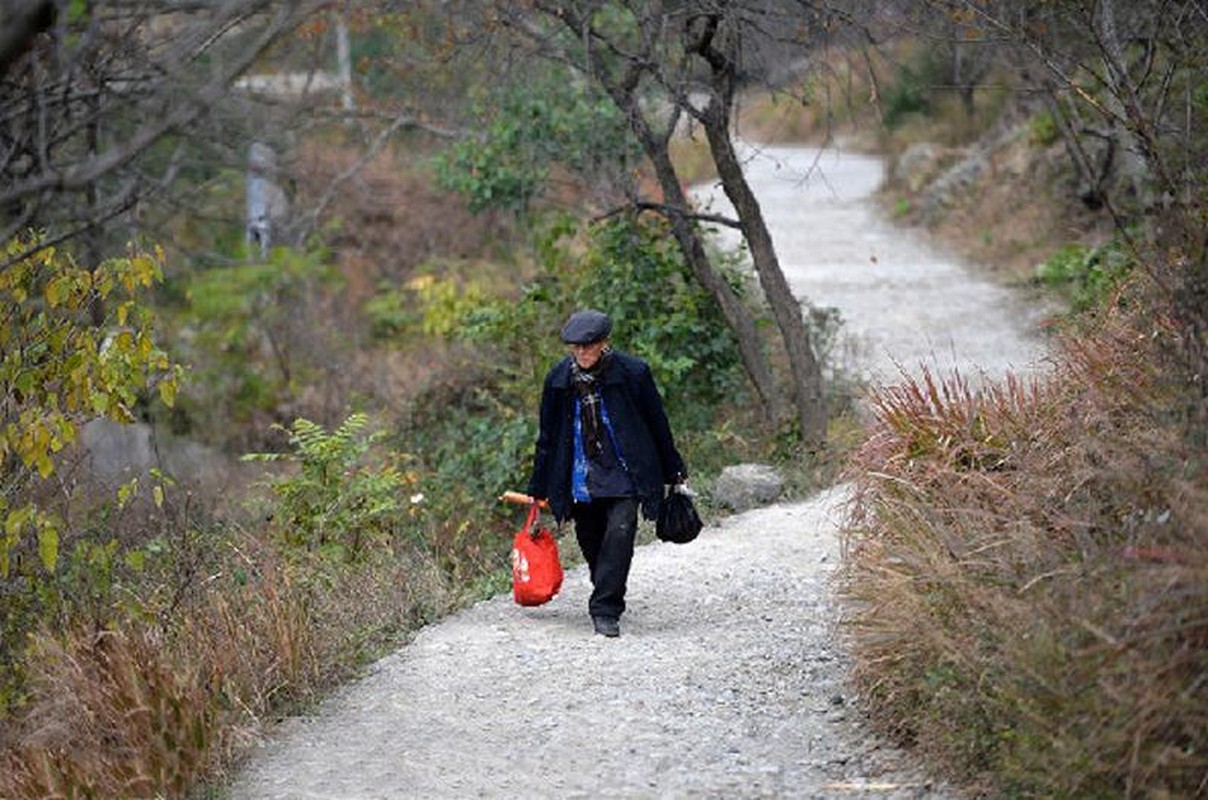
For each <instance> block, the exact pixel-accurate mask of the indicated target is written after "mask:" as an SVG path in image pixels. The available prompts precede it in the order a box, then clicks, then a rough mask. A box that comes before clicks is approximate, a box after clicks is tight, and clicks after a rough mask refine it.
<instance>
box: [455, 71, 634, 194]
mask: <svg viewBox="0 0 1208 800" xmlns="http://www.w3.org/2000/svg"><path fill="white" fill-rule="evenodd" d="M500 91H501V94H500V95H499V96H492V97H491V98H490V100H491V102H490V104H488V103H486V102H482V103H480V104H479V105H478V108H477V116H478V117H479V120H480V122H479V125H478V128H479V129H480V130H481V134H480V135H479V136H476V137H473V138H469V139H465V140H463V141H460V142H458V143H457V144H455V145H453V147H452V148H450V149H449V151H448V152H447V153H446V154H444V155H441V156H439V157H437V159H436V163H435V166H436V178H437V182H438V184H439V185H440V186H441V188H443V189H446V190H448V191H453V192H456V193H458V194H460V195H462V196H463V197H465V198H466V200H467V202H468V203H469V207H470V210H471V211H474V212H479V211H483V210H485V209H487V208H503V209H510V210H512V211H516V212H522V211H525V210H526V209H527V208H528V206H529V204H530V203H531V201H532V200H533V198H535V197H536V196H537V195H538V194H539V193H540V192H541V191H542V190H543V189H544V188H545V186H546V183H547V181H548V180H549V177H550V173H551V170H552V169H554V168H555V167H557V166H561V167H563V168H566V169H569V170H570V171H571V172H573V173H574V174H576V175H579V176H581V177H582V178H583V179H585V180H587V181H589V182H592V183H598V182H600V181H601V180H606V179H607V176H609V175H615V174H618V173H617V171H618V169H621V170H623V167H624V165H625V164H627V163H629V162H631V161H633V159H634V158H636V156H637V152H638V151H637V148H636V146H635V144H634V143H633V140H632V137H631V136H630V134H629V129H628V126H627V125H626V122H625V119H624V118H623V117H622V116H621V114H620V112H618V111H617V110H616V107H615V106H614V105H613V104H612V102H611V101H610V100H608V99H607V98H605V97H602V96H601V95H599V94H598V93H592V92H591V91H589V90H588V89H587V88H585V87H584V85H583V84H582V83H581V82H577V81H574V80H557V79H554V78H545V79H542V80H539V81H536V82H533V83H525V84H520V85H515V84H513V85H508V86H504V87H502V88H501V90H500ZM620 174H623V172H622V173H620Z"/></svg>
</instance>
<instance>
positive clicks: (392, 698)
mask: <svg viewBox="0 0 1208 800" xmlns="http://www.w3.org/2000/svg"><path fill="white" fill-rule="evenodd" d="M818 167H821V168H822V172H821V173H819V172H818V171H817V168H818ZM811 170H813V171H811ZM880 170H881V166H880V162H878V161H876V160H874V159H867V158H860V157H848V156H836V155H834V154H823V155H822V156H821V157H819V156H818V154H817V153H815V152H814V151H809V150H804V149H794V148H776V149H769V150H765V151H763V152H762V153H761V154H760V156H759V157H758V158H757V159H755V160H754V161H753V162H752V163H751V165H750V167H749V174H750V175H751V179H752V183H753V184H754V186H755V189H756V191H757V193H758V194H759V196H760V198H761V200H762V201H763V203H764V208H765V213H766V214H767V218H768V221H769V226H770V227H771V228H772V232H773V237H774V239H775V240H776V242H777V246H778V249H779V251H780V253H781V258H782V261H783V265H784V268H785V271H786V274H787V275H788V276H789V278H790V281H791V282H792V283H793V286H794V289H795V290H797V291H799V292H800V293H801V295H802V296H804V297H808V298H809V299H810V300H811V301H812V302H814V303H816V304H821V305H837V306H839V307H840V308H841V309H842V310H843V314H844V318H845V319H846V320H847V323H848V326H849V330H850V331H851V333H852V334H853V335H854V336H855V337H856V339H857V341H858V342H859V344H860V347H859V350H860V352H861V355H862V359H863V361H862V365H863V368H864V369H865V370H866V374H868V375H869V376H872V377H874V378H876V379H882V380H884V379H890V378H892V376H895V375H897V374H898V369H899V365H901V366H902V368H906V369H911V368H912V365H914V364H916V363H917V361H918V360H920V359H921V360H926V361H928V362H929V363H930V364H931V365H932V367H933V368H934V369H941V370H942V369H944V368H948V367H950V366H959V367H961V368H962V370H964V371H973V372H976V371H977V368H983V369H985V370H986V371H987V372H988V373H989V374H998V372H1000V371H1001V370H1002V369H1005V368H1006V367H1008V366H1015V367H1021V368H1022V367H1025V366H1027V365H1029V364H1030V363H1032V361H1033V359H1034V358H1035V354H1036V353H1037V350H1038V348H1037V344H1036V342H1035V341H1034V340H1032V339H1030V338H1029V336H1028V335H1027V334H1026V331H1027V330H1028V326H1029V316H1028V314H1027V313H1026V312H1024V311H1023V310H1022V309H1021V308H1019V306H1017V305H1016V304H1015V301H1014V300H1013V299H1012V298H1011V297H1010V296H1009V295H1007V294H1006V293H1005V292H1003V291H1002V290H1001V289H998V288H996V287H993V286H990V285H988V284H985V283H983V282H981V281H979V280H978V279H977V278H976V277H975V276H973V275H971V274H969V273H968V272H966V271H965V270H964V269H963V268H961V267H960V266H959V265H956V264H954V263H952V262H950V261H947V260H945V259H944V258H943V257H942V256H940V255H938V254H936V253H934V252H932V251H930V250H929V249H928V248H927V247H926V246H925V245H923V244H922V243H921V242H919V241H917V240H915V239H913V238H911V237H910V236H908V235H907V234H906V233H903V232H901V231H897V230H894V229H892V228H891V227H889V226H887V225H885V224H884V223H882V222H880V221H878V220H877V219H876V216H875V214H874V212H873V210H872V209H871V207H870V205H869V203H868V200H867V196H868V194H869V193H870V192H871V191H872V190H873V189H875V187H876V185H877V184H878V183H879V181H880V175H881V172H880ZM708 192H709V190H708V189H707V188H705V189H702V190H701V194H702V195H705V194H707V193H708ZM846 499H847V491H846V488H845V487H842V486H840V487H835V488H833V489H830V490H828V491H825V492H822V493H821V494H819V495H817V496H815V497H813V498H811V499H810V500H808V501H806V502H801V503H796V504H782V505H777V506H773V507H769V508H764V509H758V510H754V511H749V512H746V513H743V514H739V515H735V516H732V517H730V518H728V519H726V520H724V521H723V522H722V523H721V524H719V525H716V526H713V527H709V528H707V529H706V530H705V531H704V532H703V533H702V534H701V536H700V538H699V539H698V540H697V541H695V542H693V543H692V544H689V545H669V544H663V543H657V542H656V543H654V544H650V545H647V546H644V547H642V548H640V549H639V551H638V553H637V555H636V557H635V560H634V566H633V572H632V574H631V578H630V589H629V597H628V599H629V610H628V612H627V613H626V615H625V617H624V619H623V620H622V630H623V635H622V636H621V638H619V639H604V638H603V637H599V636H594V635H593V634H592V632H591V624H590V621H589V620H588V618H587V614H586V605H587V595H588V591H589V587H588V582H587V577H586V572H585V570H584V568H582V567H580V568H576V569H574V570H571V571H569V572H568V573H567V577H566V583H565V586H564V588H563V592H562V594H561V595H560V596H559V597H557V598H555V599H554V600H553V601H552V602H551V603H549V604H547V605H545V606H542V607H540V608H536V609H523V608H520V607H518V606H516V605H514V604H513V603H512V601H511V598H510V596H509V595H504V596H500V597H496V598H494V599H492V600H489V601H486V602H483V603H480V604H478V605H476V606H474V607H472V608H469V609H467V610H465V611H463V612H461V613H459V614H457V615H455V616H453V617H451V618H449V619H446V620H444V621H442V622H440V623H439V624H436V625H433V626H430V627H428V628H426V629H424V630H423V631H421V632H420V633H419V634H418V636H417V637H416V638H415V640H414V641H413V642H412V643H411V644H409V645H408V646H407V647H405V648H403V649H402V650H400V651H398V652H396V653H395V654H393V655H391V656H389V657H387V658H385V659H383V660H381V661H380V662H378V663H377V664H376V665H375V666H374V667H373V668H372V670H371V671H370V673H369V674H368V675H367V676H366V677H365V678H363V679H362V680H360V681H358V682H356V683H353V684H350V685H348V686H346V687H345V688H344V689H343V690H341V691H340V692H338V693H337V694H336V695H335V696H333V697H332V698H331V699H330V700H329V701H328V702H325V703H323V704H322V705H321V706H319V707H318V708H316V709H315V710H314V712H313V714H312V715H310V716H306V717H303V718H298V719H294V720H290V721H289V722H287V723H286V724H285V725H284V726H283V727H282V729H281V730H280V731H279V735H278V736H277V737H276V738H275V739H274V740H273V741H272V742H270V743H268V744H266V745H265V746H264V748H263V752H261V753H259V754H258V755H257V757H256V758H255V759H254V761H253V763H252V764H251V765H250V767H249V768H248V769H247V771H246V772H244V773H243V774H242V775H240V776H239V779H238V780H237V782H236V784H235V785H234V786H233V788H232V793H231V795H232V797H233V798H255V799H256V800H266V799H267V798H290V799H291V800H302V799H303V798H324V799H331V800H335V799H337V798H339V799H340V800H356V799H362V798H363V799H365V800H368V799H369V798H410V797H415V798H420V797H422V798H469V797H490V798H511V797H519V796H527V797H534V798H575V797H583V798H597V797H600V798H604V797H623V798H825V797H885V798H951V797H955V794H954V793H953V792H951V791H950V790H948V789H947V788H946V787H944V786H942V785H940V784H936V783H934V782H933V781H931V780H930V779H929V778H928V777H927V776H926V775H925V774H924V773H923V772H922V771H921V769H919V768H918V766H917V765H916V764H915V763H914V762H913V761H912V759H911V758H910V757H909V756H908V755H907V754H904V753H902V752H900V751H897V750H895V749H893V748H890V747H887V746H885V745H884V744H883V743H881V742H880V741H878V739H877V738H876V737H874V736H872V735H871V734H870V733H869V732H868V730H867V728H866V727H865V726H864V725H863V724H862V722H861V719H860V714H859V712H858V710H857V708H856V704H855V702H854V699H853V698H852V696H851V695H850V693H849V690H848V688H847V686H846V684H845V677H846V675H847V669H848V661H847V659H846V657H845V655H844V653H843V650H842V648H841V646H840V643H839V640H838V638H837V637H836V632H835V623H836V621H837V619H838V617H839V611H838V609H837V606H836V600H835V598H834V596H833V591H832V586H831V584H830V579H831V577H832V575H833V571H834V570H835V568H836V567H837V565H838V561H839V544H838V533H839V529H840V526H841V524H842V520H843V514H844V508H845V502H846ZM563 547H564V548H565V547H570V548H573V547H574V544H573V539H567V540H564V542H563Z"/></svg>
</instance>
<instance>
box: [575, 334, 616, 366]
mask: <svg viewBox="0 0 1208 800" xmlns="http://www.w3.org/2000/svg"><path fill="white" fill-rule="evenodd" d="M607 345H608V340H607V339H601V340H600V341H598V342H592V343H591V344H572V345H570V354H571V355H572V356H574V359H575V363H576V364H578V365H579V368H580V369H591V368H592V367H594V366H595V365H596V362H597V361H599V360H600V355H601V354H603V352H604V348H605V347H606V346H607Z"/></svg>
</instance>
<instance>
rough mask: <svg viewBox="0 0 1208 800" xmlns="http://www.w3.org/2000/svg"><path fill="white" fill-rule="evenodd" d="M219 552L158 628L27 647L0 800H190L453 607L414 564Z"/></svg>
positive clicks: (66, 635) (261, 549)
mask: <svg viewBox="0 0 1208 800" xmlns="http://www.w3.org/2000/svg"><path fill="white" fill-rule="evenodd" d="M227 544H229V545H230V547H229V550H230V557H229V558H227V559H225V560H222V561H221V563H222V566H223V569H222V570H221V571H219V572H215V573H213V574H212V575H210V576H208V577H207V579H206V580H205V581H204V582H203V585H201V586H200V587H198V588H197V590H195V591H192V592H190V593H189V595H188V598H187V600H186V601H185V602H183V603H181V604H180V605H178V606H175V607H173V608H172V612H171V615H170V616H168V617H163V616H161V615H148V616H147V617H146V618H145V619H144V620H143V621H142V622H141V623H140V622H139V621H138V620H136V619H126V620H124V621H123V624H122V625H121V626H120V627H117V626H114V627H102V628H100V629H97V628H95V627H94V626H92V625H89V624H88V623H86V622H83V621H81V622H78V623H74V624H70V625H68V626H67V627H66V628H65V629H61V630H58V631H55V632H51V631H50V630H44V631H42V632H40V633H39V634H37V635H36V637H35V641H34V643H33V646H32V649H31V653H30V657H29V658H28V661H27V669H28V673H29V686H30V695H29V698H28V700H27V703H26V706H25V707H24V709H23V713H22V714H21V718H20V721H19V726H18V730H16V731H15V733H13V734H10V736H9V737H8V739H9V741H10V742H11V744H10V745H9V746H7V747H6V748H5V749H3V750H2V751H0V797H3V798H14V800H15V798H69V797H73V798H74V797H92V798H134V797H185V796H190V795H191V794H192V793H195V792H196V791H197V789H198V787H199V786H201V785H203V784H205V783H208V782H214V781H220V780H221V778H222V776H223V774H224V773H225V772H226V771H227V770H228V769H229V768H231V767H232V766H233V765H235V764H237V763H238V761H239V759H240V758H241V757H242V756H244V755H246V753H247V752H248V749H249V745H250V744H252V743H254V742H255V741H256V740H257V739H258V738H260V737H261V736H263V735H264V733H265V731H266V729H267V728H269V727H270V726H271V724H272V723H273V721H274V720H275V719H277V718H279V717H280V716H281V715H282V714H284V713H286V712H288V711H290V710H291V709H294V708H296V707H297V706H298V705H299V704H303V703H306V702H310V701H312V700H313V699H314V698H315V697H316V696H317V695H318V694H320V693H321V692H322V691H324V690H325V689H328V688H330V687H331V686H333V685H335V684H336V683H338V682H339V681H340V680H343V679H347V678H348V677H349V676H350V675H351V674H352V672H353V670H354V669H355V668H356V666H357V664H358V663H360V661H361V660H362V659H363V658H364V657H365V656H366V655H367V654H368V655H372V654H373V652H374V648H381V647H384V646H388V644H389V642H387V641H386V640H385V638H384V636H385V632H387V631H389V632H397V631H400V630H407V629H413V628H414V627H415V626H416V624H417V623H418V622H421V621H423V620H424V619H428V618H431V617H435V616H438V615H440V614H442V613H446V612H447V611H448V609H449V608H451V607H452V606H453V604H454V603H455V601H456V596H455V593H454V592H453V591H452V590H451V588H450V587H448V586H447V585H446V584H445V581H444V579H443V578H442V577H441V575H440V574H439V570H438V569H437V567H436V566H435V564H433V563H431V562H430V561H427V560H426V559H425V558H424V556H423V554H422V553H421V552H419V551H416V552H414V553H385V552H383V553H381V554H380V558H379V559H378V560H377V561H376V562H374V563H360V564H357V565H335V566H332V565H330V564H324V565H316V564H307V565H300V564H297V563H289V562H288V561H285V560H282V558H281V557H280V556H279V555H278V554H276V553H275V552H274V551H273V550H272V549H271V548H269V547H267V546H266V545H264V544H262V543H259V542H257V541H256V540H255V539H254V538H252V537H250V536H249V537H246V538H245V539H241V540H237V541H236V540H234V539H232V540H231V541H229V542H227ZM332 569H336V570H340V571H341V572H340V574H339V575H336V574H333V573H332V572H331V570H332ZM375 637H377V638H375Z"/></svg>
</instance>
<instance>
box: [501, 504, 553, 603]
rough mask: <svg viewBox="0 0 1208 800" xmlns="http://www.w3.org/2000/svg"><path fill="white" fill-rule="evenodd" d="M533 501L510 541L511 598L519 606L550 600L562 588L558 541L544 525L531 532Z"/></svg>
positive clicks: (534, 505) (533, 520) (534, 513)
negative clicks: (525, 517) (522, 524)
mask: <svg viewBox="0 0 1208 800" xmlns="http://www.w3.org/2000/svg"><path fill="white" fill-rule="evenodd" d="M540 510H541V509H540V508H539V507H538V506H537V504H536V503H533V504H532V505H531V506H529V513H528V519H526V520H525V521H524V527H523V528H521V529H520V531H519V532H518V533H517V534H516V538H515V540H513V542H512V597H513V598H514V599H515V600H516V602H517V603H519V604H520V605H522V606H539V605H542V604H544V603H548V602H549V601H550V600H552V599H554V596H555V595H557V594H558V591H559V590H560V589H561V588H562V561H561V560H560V559H559V558H558V543H557V542H555V541H554V535H553V534H552V533H550V532H549V530H548V529H546V528H539V529H538V530H537V531H536V533H534V532H533V525H534V524H535V523H536V522H537V514H538V512H539V511H540Z"/></svg>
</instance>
